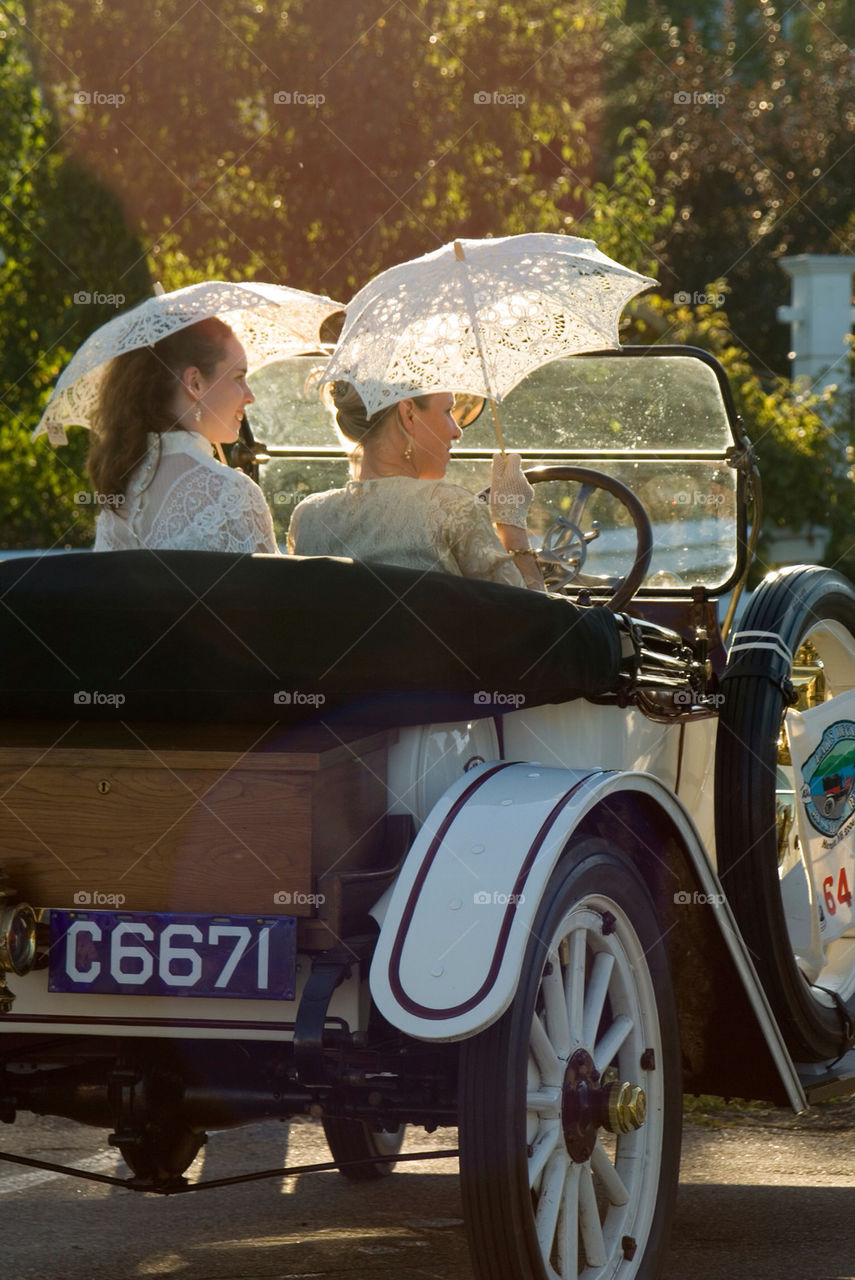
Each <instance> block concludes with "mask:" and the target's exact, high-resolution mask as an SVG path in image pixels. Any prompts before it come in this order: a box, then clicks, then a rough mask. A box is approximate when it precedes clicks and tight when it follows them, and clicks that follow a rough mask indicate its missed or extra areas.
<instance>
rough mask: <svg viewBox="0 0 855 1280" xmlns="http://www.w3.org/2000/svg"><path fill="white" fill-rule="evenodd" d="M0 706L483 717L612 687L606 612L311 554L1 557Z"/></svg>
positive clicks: (208, 715) (296, 717) (34, 710)
mask: <svg viewBox="0 0 855 1280" xmlns="http://www.w3.org/2000/svg"><path fill="white" fill-rule="evenodd" d="M0 653H2V659H3V660H2V663H0V712H2V714H3V715H4V716H6V717H16V718H30V717H50V718H53V719H62V720H65V719H81V720H86V719H97V720H105V719H110V720H117V719H118V720H122V721H133V720H147V721H151V720H165V721H177V720H202V721H227V722H231V721H256V722H261V723H264V722H274V721H279V722H281V723H284V724H301V723H306V722H309V721H316V722H317V721H320V720H323V721H341V720H347V721H354V720H359V721H361V722H364V723H366V724H371V725H379V726H382V725H385V726H395V725H398V726H400V725H406V724H418V723H422V722H425V721H437V720H445V719H453V720H459V719H471V718H473V717H479V716H484V715H493V714H495V713H496V712H497V711H499V712H501V711H505V710H509V709H510V708H511V707H513V706H534V705H537V704H539V703H544V702H556V701H565V700H567V699H569V698H573V697H577V696H580V695H585V694H599V693H604V692H608V691H611V690H613V689H614V688H615V687H616V684H617V679H618V663H619V654H620V644H619V639H618V633H617V624H616V621H615V618H614V616H613V615H612V614H611V613H609V612H608V610H606V609H605V608H590V609H579V608H577V607H576V606H575V605H574V604H572V603H571V602H570V601H567V600H562V599H557V598H554V597H553V598H549V597H546V596H544V595H541V594H539V593H537V592H533V591H525V590H522V589H520V588H517V587H508V586H502V585H498V584H495V583H490V582H482V581H480V580H475V579H471V578H466V579H464V578H456V577H452V576H451V575H447V574H440V573H428V574H425V573H419V572H416V571H413V570H409V569H401V568H396V567H392V566H388V565H377V564H374V565H367V564H360V563H356V562H353V561H350V560H339V559H332V558H325V557H317V558H315V557H313V558H303V557H276V556H237V555H227V554H224V553H220V552H191V551H186V552H185V551H171V552H149V551H126V552H110V553H98V554H94V553H91V552H80V553H73V554H69V555H58V556H38V555H34V556H33V557H26V558H21V559H12V560H6V561H2V562H0Z"/></svg>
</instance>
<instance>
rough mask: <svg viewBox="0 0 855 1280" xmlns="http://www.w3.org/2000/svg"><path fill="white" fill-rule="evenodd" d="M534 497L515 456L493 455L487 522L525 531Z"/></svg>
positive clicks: (516, 454) (512, 454)
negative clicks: (509, 525)
mask: <svg viewBox="0 0 855 1280" xmlns="http://www.w3.org/2000/svg"><path fill="white" fill-rule="evenodd" d="M533 497H534V489H532V487H531V485H530V484H529V482H528V480H526V478H525V476H524V475H523V473H522V464H521V462H520V455H519V454H518V453H494V454H493V474H492V479H491V481H490V519H491V520H492V521H493V523H494V524H512V525H514V527H515V528H517V529H525V527H526V519H527V517H528V509H529V507H530V506H531V502H532V498H533Z"/></svg>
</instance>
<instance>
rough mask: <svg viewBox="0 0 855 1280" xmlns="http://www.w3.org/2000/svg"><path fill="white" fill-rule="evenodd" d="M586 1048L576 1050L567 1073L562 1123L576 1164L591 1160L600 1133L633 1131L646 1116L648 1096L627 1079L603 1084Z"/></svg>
mask: <svg viewBox="0 0 855 1280" xmlns="http://www.w3.org/2000/svg"><path fill="white" fill-rule="evenodd" d="M601 1080H602V1077H601V1076H600V1073H599V1072H598V1071H597V1068H596V1066H595V1065H594V1059H593V1058H592V1057H591V1055H590V1054H589V1053H588V1051H587V1049H577V1050H576V1052H575V1053H574V1054H573V1056H572V1057H571V1058H570V1061H569V1062H568V1063H567V1068H566V1070H565V1072H564V1083H563V1085H562V1089H561V1125H562V1128H563V1130H564V1143H565V1146H566V1147H567V1153H568V1155H569V1156H570V1159H571V1160H572V1161H573V1162H574V1163H575V1164H584V1163H585V1162H586V1161H587V1160H590V1158H591V1154H592V1152H593V1150H594V1147H595V1146H596V1144H597V1133H598V1131H599V1130H600V1129H608V1131H609V1132H610V1133H631V1132H632V1130H633V1129H640V1128H641V1126H642V1125H643V1124H644V1121H645V1119H646V1116H647V1099H646V1097H645V1095H644V1090H643V1089H642V1088H641V1087H640V1086H639V1085H634V1084H630V1083H629V1082H627V1081H624V1082H623V1083H618V1082H617V1081H615V1082H614V1083H612V1084H607V1085H603V1084H602V1083H601Z"/></svg>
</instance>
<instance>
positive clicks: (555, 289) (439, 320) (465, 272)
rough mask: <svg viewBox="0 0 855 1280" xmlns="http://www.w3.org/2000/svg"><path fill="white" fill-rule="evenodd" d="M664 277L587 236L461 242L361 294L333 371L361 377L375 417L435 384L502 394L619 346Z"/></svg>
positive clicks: (329, 371)
mask: <svg viewBox="0 0 855 1280" xmlns="http://www.w3.org/2000/svg"><path fill="white" fill-rule="evenodd" d="M655 284H656V281H655V280H651V279H648V277H647V276H641V275H639V274H638V273H637V272H635V271H630V270H629V268H628V267H622V266H621V265H620V263H618V262H614V261H613V260H612V259H611V258H609V257H607V256H606V255H605V254H604V253H601V252H600V250H599V249H598V248H597V246H596V245H595V244H594V242H593V240H582V239H579V238H578V237H576V236H558V235H549V234H546V233H539V232H538V233H532V234H528V235H519V236H506V237H504V238H502V239H497V240H459V241H455V242H454V244H447V245H444V246H443V247H442V248H441V249H437V250H435V251H434V252H433V253H428V254H426V255H425V256H424V257H423V258H416V259H415V260H414V261H412V262H404V263H401V264H400V266H397V267H390V268H389V270H388V271H384V272H382V274H381V275H379V276H376V277H375V279H374V280H372V281H370V282H369V283H368V284H367V285H366V286H365V287H364V288H363V289H361V290H360V291H359V293H357V294H356V296H355V297H354V298H353V299H352V301H351V302H350V303H349V304H348V307H347V312H346V320H345V324H344V329H343V330H342V334H341V337H340V339H339V341H338V344H337V345H336V348H335V350H334V352H333V354H332V358H331V359H330V362H329V364H328V365H327V367H326V368H325V370H324V372H323V378H324V381H332V380H333V379H334V378H342V379H345V380H347V381H348V382H351V383H353V385H354V386H355V387H356V389H357V390H358V391H359V393H360V395H361V396H362V399H363V401H364V403H365V407H366V409H367V411H368V414H369V416H370V415H371V414H372V413H375V412H377V410H379V409H383V408H385V407H387V406H390V405H393V404H395V403H396V402H397V401H398V400H401V399H403V398H404V397H406V396H411V395H420V394H428V393H430V392H433V391H468V392H471V393H472V394H474V395H479V396H486V397H488V398H489V399H490V400H492V401H494V402H499V401H501V400H503V399H504V397H505V396H506V395H508V393H509V392H510V391H512V390H513V388H514V387H515V386H516V385H517V383H519V382H521V381H522V379H523V378H524V377H525V376H526V374H527V373H530V372H531V370H532V369H537V368H539V366H540V365H543V364H548V363H549V362H550V361H551V360H556V359H558V358H559V357H560V356H567V355H572V354H574V353H575V352H578V351H595V350H600V349H602V348H604V347H617V346H618V345H619V344H618V321H619V320H620V315H621V312H622V311H623V309H624V307H625V306H626V304H627V302H628V301H629V299H630V298H632V297H633V296H634V295H635V294H637V293H641V291H642V290H643V289H648V288H650V286H651V285H655Z"/></svg>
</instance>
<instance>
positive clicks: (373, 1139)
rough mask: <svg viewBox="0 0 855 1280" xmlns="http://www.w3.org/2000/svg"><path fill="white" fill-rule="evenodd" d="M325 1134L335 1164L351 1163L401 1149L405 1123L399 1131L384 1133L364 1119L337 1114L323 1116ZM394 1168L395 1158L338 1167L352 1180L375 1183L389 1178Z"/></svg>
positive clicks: (391, 1153) (389, 1153)
mask: <svg viewBox="0 0 855 1280" xmlns="http://www.w3.org/2000/svg"><path fill="white" fill-rule="evenodd" d="M322 1123H323V1126H324V1135H325V1137H326V1140H327V1146H328V1147H329V1149H330V1152H331V1154H332V1158H333V1160H335V1162H336V1164H338V1165H339V1166H341V1165H345V1166H347V1165H348V1162H349V1161H351V1160H362V1161H368V1162H370V1161H371V1159H372V1157H374V1156H390V1155H394V1154H395V1153H396V1152H398V1151H400V1149H401V1147H402V1145H403V1142H404V1132H405V1129H406V1125H402V1126H401V1128H400V1129H399V1130H398V1131H397V1133H385V1132H382V1131H379V1130H377V1129H373V1128H372V1127H371V1125H370V1124H368V1123H367V1122H366V1121H365V1120H346V1119H342V1118H340V1117H338V1116H324V1118H323V1121H322ZM394 1168H395V1163H394V1161H393V1160H385V1161H383V1162H382V1163H380V1164H371V1163H365V1164H351V1165H349V1167H345V1168H339V1173H341V1174H342V1175H343V1176H344V1177H345V1178H347V1179H348V1180H349V1181H350V1182H376V1181H377V1179H378V1178H388V1176H389V1174H390V1173H391V1172H392V1170H393V1169H394Z"/></svg>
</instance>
